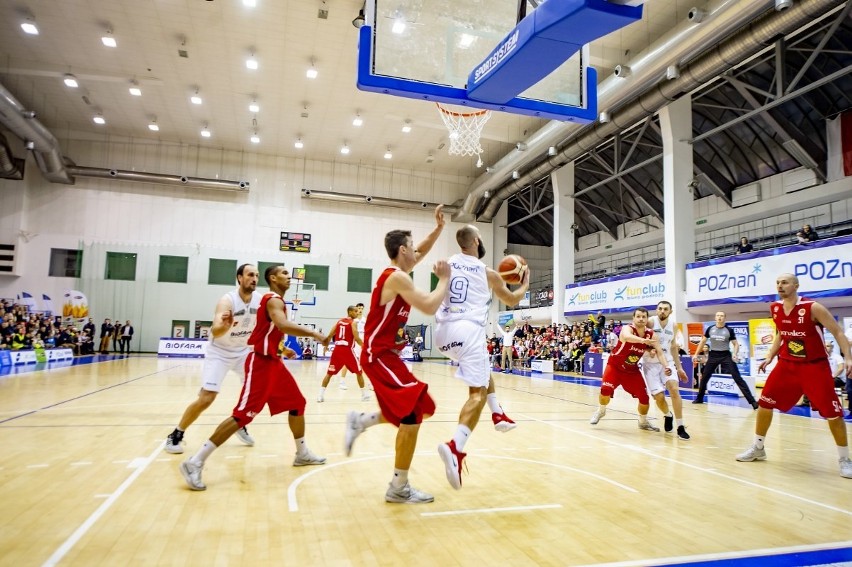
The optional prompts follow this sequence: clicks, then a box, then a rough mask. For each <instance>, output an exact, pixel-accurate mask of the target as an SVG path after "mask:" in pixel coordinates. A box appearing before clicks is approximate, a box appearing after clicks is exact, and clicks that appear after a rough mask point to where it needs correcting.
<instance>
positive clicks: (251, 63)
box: [246, 53, 258, 70]
mask: <svg viewBox="0 0 852 567" xmlns="http://www.w3.org/2000/svg"><path fill="white" fill-rule="evenodd" d="M257 66H258V65H257V59H255V58H254V53H252V54H251V56H250V57H249V58H248V59H246V67H247V68H248V69H252V70H254V69H257Z"/></svg>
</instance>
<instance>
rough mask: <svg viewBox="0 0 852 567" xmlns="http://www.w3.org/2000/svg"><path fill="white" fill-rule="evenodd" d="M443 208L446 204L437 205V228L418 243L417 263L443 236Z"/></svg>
mask: <svg viewBox="0 0 852 567" xmlns="http://www.w3.org/2000/svg"><path fill="white" fill-rule="evenodd" d="M443 210H444V205H438V206H437V207H435V228H434V229H433V230H432V232H430V233H429V235H428V236H427V237H426V238H424V239H423V240H422V241H421V242H420V243H419V244H418V245H417V250H416V251H415V252H414V254H415V256H416V258H417V263H419V262H420V260H422V259H423V257H424V256H426V254H428V253H429V250H431V249H432V246H434V244H435V241H436V240H438V237H439V236H441V231H443V230H444V224H445V223H446V221H445V220H444V213H443V212H442V211H443ZM412 305H413V304H412ZM436 310H437V308H436Z"/></svg>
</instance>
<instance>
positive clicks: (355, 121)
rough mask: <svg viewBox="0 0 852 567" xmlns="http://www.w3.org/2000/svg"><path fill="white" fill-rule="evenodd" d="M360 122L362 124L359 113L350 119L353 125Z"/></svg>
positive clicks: (357, 124)
mask: <svg viewBox="0 0 852 567" xmlns="http://www.w3.org/2000/svg"><path fill="white" fill-rule="evenodd" d="M362 124H364V120H362V119H361V115H360V114H356V115H355V119H354V120H353V121H352V125H353V126H361V125H362Z"/></svg>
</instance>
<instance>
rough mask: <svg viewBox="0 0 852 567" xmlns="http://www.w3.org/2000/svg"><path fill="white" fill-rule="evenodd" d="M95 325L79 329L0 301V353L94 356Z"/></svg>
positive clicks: (48, 316) (49, 315) (90, 323)
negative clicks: (57, 351) (38, 351)
mask: <svg viewBox="0 0 852 567" xmlns="http://www.w3.org/2000/svg"><path fill="white" fill-rule="evenodd" d="M95 333H96V327H95V323H94V322H93V321H92V319H91V318H90V319H89V320H88V321H87V322H86V323H85V324H84V325H83V326H82V327H81V328H78V327H77V326H75V325H73V324H70V323H69V324H65V323H63V321H62V317H61V316H59V315H56V316H53V315H51V314H49V313H43V312H31V311H30V310H29V309H28V308H27V307H26V306H25V305H16V304H15V303H14V302H12V301H10V300H7V299H4V300H0V350H30V349H39V348H44V349H52V348H68V349H71V350H72V351H73V352H74V354H75V355H84V354H94V351H95V340H96V338H95Z"/></svg>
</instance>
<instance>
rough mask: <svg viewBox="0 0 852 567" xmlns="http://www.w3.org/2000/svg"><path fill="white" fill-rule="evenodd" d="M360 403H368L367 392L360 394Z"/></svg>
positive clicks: (368, 395)
mask: <svg viewBox="0 0 852 567" xmlns="http://www.w3.org/2000/svg"><path fill="white" fill-rule="evenodd" d="M361 401H362V402H369V401H370V394H369V393H367V392H364V393H363V394H361Z"/></svg>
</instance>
